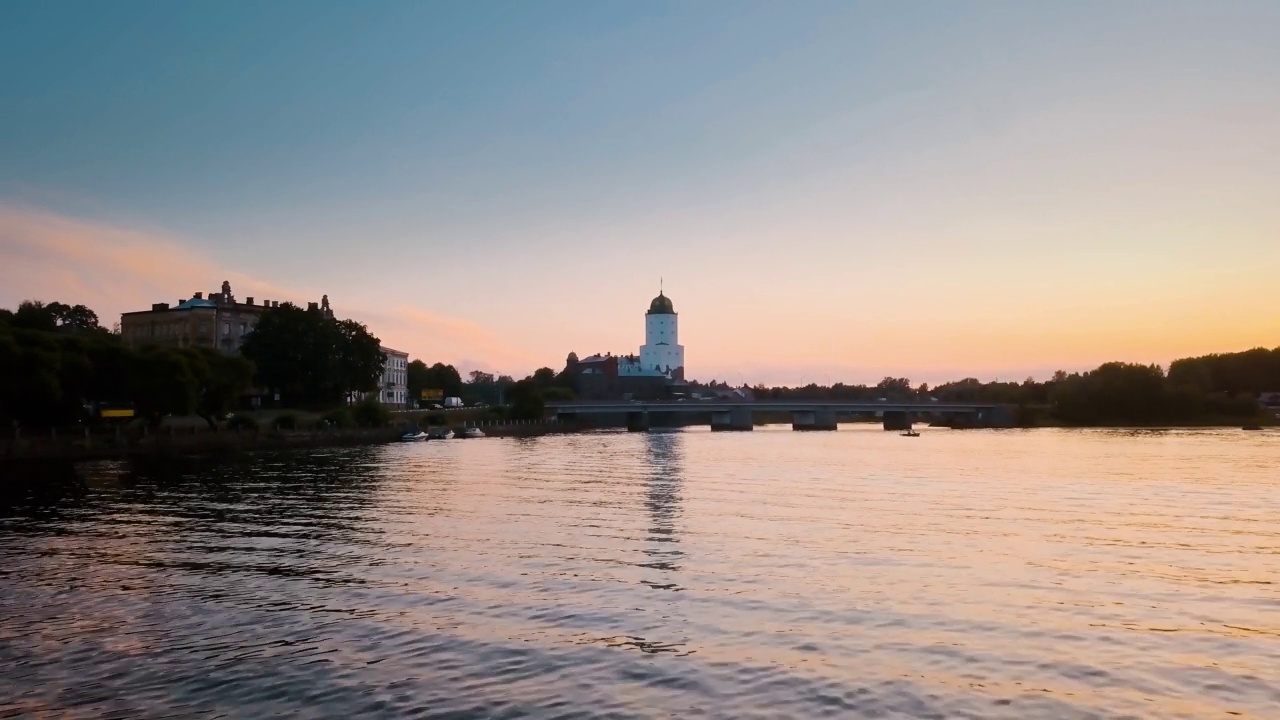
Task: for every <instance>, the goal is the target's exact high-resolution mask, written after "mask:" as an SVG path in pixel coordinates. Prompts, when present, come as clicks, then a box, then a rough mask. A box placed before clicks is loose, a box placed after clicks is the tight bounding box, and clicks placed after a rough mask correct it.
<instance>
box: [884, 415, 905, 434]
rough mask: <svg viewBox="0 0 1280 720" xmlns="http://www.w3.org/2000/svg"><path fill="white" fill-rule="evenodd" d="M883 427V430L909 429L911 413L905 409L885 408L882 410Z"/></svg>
mask: <svg viewBox="0 0 1280 720" xmlns="http://www.w3.org/2000/svg"><path fill="white" fill-rule="evenodd" d="M884 429H885V430H910V429H911V413H909V412H907V411H906V410H885V411H884Z"/></svg>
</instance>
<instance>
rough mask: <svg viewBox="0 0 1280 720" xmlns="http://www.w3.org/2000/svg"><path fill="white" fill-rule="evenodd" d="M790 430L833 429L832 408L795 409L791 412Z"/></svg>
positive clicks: (833, 415)
mask: <svg viewBox="0 0 1280 720" xmlns="http://www.w3.org/2000/svg"><path fill="white" fill-rule="evenodd" d="M791 429H792V430H835V429H836V413H835V411H834V410H797V411H795V412H793V413H791Z"/></svg>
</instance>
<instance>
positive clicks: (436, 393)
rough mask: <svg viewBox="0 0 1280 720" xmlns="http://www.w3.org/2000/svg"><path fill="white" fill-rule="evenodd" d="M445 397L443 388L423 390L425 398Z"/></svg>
mask: <svg viewBox="0 0 1280 720" xmlns="http://www.w3.org/2000/svg"><path fill="white" fill-rule="evenodd" d="M443 397H444V391H443V390H423V391H422V399H423V400H440V399H442V398H443Z"/></svg>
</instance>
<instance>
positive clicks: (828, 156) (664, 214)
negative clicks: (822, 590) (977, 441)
mask: <svg viewBox="0 0 1280 720" xmlns="http://www.w3.org/2000/svg"><path fill="white" fill-rule="evenodd" d="M1278 37H1280V3H1276V2H1274V0H1265V1H1262V2H1249V1H1246V0H1240V1H1238V2H1221V3H1206V2H1196V3H1183V2H1176V1H1175V2H1171V1H1161V2H1143V1H1140V0H1132V1H1130V2H1124V3H1115V2H1098V3H1095V2H1071V3H1026V2H996V1H990V2H970V3H956V2H938V3H932V2H923V1H920V2H910V3H888V2H867V3H864V2H854V1H853V0H841V1H839V2H824V1H821V0H807V1H805V2H796V3H780V2H751V1H749V0H734V1H733V2H717V1H714V0H699V1H698V2H680V3H666V2H658V1H648V0H646V1H645V2H629V3H628V2H594V1H587V2H562V1H549V2H536V3H534V2H523V1H517V2H497V1H492V2H489V1H486V2H475V3H456V2H448V3H445V2H441V3H431V2H360V3H356V2H331V1H329V0H305V1H302V2H291V1H287V0H274V1H273V2H270V3H257V2H248V1H241V0H216V1H215V0H191V1H189V2H181V3H176V2H168V1H157V2H138V1H135V0H117V1H116V2H110V3H106V2H96V1H91V2H67V1H66V0H49V1H47V2H29V1H27V0H10V1H9V2H4V3H0V306H4V307H14V306H16V305H17V303H18V302H19V301H21V300H23V299H28V298H32V299H40V300H44V301H52V300H59V301H62V302H68V303H73V304H74V303H84V304H87V305H89V306H90V307H92V308H94V309H95V310H96V311H97V312H98V313H99V315H100V316H101V317H102V318H103V320H104V324H107V325H110V324H111V321H113V320H115V319H117V318H118V315H119V313H121V312H126V311H130V310H138V309H146V308H149V307H150V304H151V303H153V302H170V303H173V302H176V301H177V300H178V299H179V298H182V297H190V296H191V294H192V293H194V292H196V291H203V292H207V291H209V290H211V289H215V288H217V287H219V286H220V284H221V283H222V281H223V280H228V281H230V282H231V284H232V289H233V291H234V292H235V294H236V295H237V296H239V297H244V296H248V295H254V296H255V297H256V298H259V299H262V298H267V299H278V300H291V301H293V302H296V303H305V302H309V301H316V300H318V299H319V298H320V296H321V294H327V295H328V296H329V299H330V301H331V303H332V305H333V307H334V309H335V311H336V312H337V313H338V314H339V315H340V316H346V317H352V318H355V319H357V320H360V321H361V322H364V323H366V324H367V325H368V326H369V328H370V330H371V331H372V332H373V333H374V334H375V335H378V336H379V337H380V338H382V340H383V342H384V344H386V345H389V346H391V347H395V348H397V349H401V350H405V351H408V352H409V353H410V354H411V355H412V356H414V357H416V358H421V359H423V360H425V361H427V362H428V363H432V362H436V361H443V362H448V363H454V364H456V365H459V366H460V367H462V368H463V369H464V370H466V369H484V370H489V371H496V372H501V373H507V374H512V375H515V376H517V377H520V376H523V375H524V374H527V373H529V372H531V371H532V370H533V369H535V368H537V367H540V366H544V365H546V366H551V367H553V368H559V367H561V366H562V365H563V363H564V358H565V356H566V355H567V354H568V353H569V352H570V351H573V352H576V353H578V354H579V355H587V354H591V353H594V352H606V351H609V352H614V353H627V352H635V351H636V350H637V349H638V346H639V345H640V344H641V343H642V342H643V341H644V311H645V309H647V307H648V305H649V301H650V300H651V299H652V298H653V296H654V295H655V294H656V293H657V291H658V288H659V282H660V281H661V282H662V283H663V287H664V288H665V291H666V294H667V295H668V296H669V297H671V298H672V300H673V301H674V304H675V308H676V310H677V311H678V312H679V313H680V340H681V343H682V344H684V345H685V347H686V351H685V354H686V373H687V375H688V376H690V377H692V378H695V379H700V380H711V379H718V380H727V381H729V382H732V383H735V384H736V383H739V382H746V383H750V384H755V383H758V382H764V383H769V384H793V385H794V384H805V383H809V382H817V383H822V384H825V383H831V382H847V383H859V382H866V383H875V382H876V381H878V380H879V379H880V378H881V377H883V376H885V375H893V376H895V377H909V378H911V379H913V380H914V381H917V382H919V381H925V382H930V383H937V382H940V381H945V380H948V379H956V378H962V377H968V376H973V377H979V378H983V379H997V378H998V379H1005V380H1009V379H1015V380H1021V379H1022V378H1024V377H1026V376H1029V375H1030V376H1035V377H1040V378H1043V377H1046V376H1048V375H1050V374H1051V373H1052V372H1053V371H1054V370H1057V369H1066V370H1083V369H1088V368H1091V367H1093V366H1096V365H1098V364H1099V363H1102V362H1106V361H1110V360H1124V361H1130V362H1143V363H1153V362H1154V363H1161V364H1164V365H1166V366H1167V364H1168V362H1169V361H1170V360H1172V359H1174V358H1177V357H1183V356H1189V355H1197V354H1203V353H1208V352H1226V351H1235V350H1242V349H1247V348H1250V347H1256V346H1267V347H1275V346H1280V272H1278V269H1280V42H1277V41H1276V38H1278Z"/></svg>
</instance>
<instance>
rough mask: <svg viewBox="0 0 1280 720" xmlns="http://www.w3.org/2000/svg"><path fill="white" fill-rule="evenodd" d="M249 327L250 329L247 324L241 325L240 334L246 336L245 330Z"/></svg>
mask: <svg viewBox="0 0 1280 720" xmlns="http://www.w3.org/2000/svg"><path fill="white" fill-rule="evenodd" d="M247 327H248V325H246V324H244V323H240V334H241V335H244V333H245V328H247Z"/></svg>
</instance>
